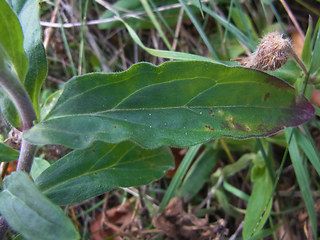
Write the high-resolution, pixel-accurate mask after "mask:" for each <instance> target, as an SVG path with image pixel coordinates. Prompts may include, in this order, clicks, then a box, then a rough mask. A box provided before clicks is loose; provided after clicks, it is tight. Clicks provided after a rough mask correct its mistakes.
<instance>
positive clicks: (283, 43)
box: [237, 32, 293, 71]
mask: <svg viewBox="0 0 320 240" xmlns="http://www.w3.org/2000/svg"><path fill="white" fill-rule="evenodd" d="M292 52H293V47H292V44H291V41H290V40H289V39H286V38H284V37H283V35H282V34H280V33H278V32H271V33H268V34H267V35H265V36H264V37H263V38H262V39H261V41H260V44H259V46H258V48H257V50H256V51H255V52H254V53H252V54H251V55H250V56H248V57H246V58H242V59H237V61H239V63H240V65H243V66H245V67H249V68H253V69H257V70H261V71H266V70H269V71H274V70H276V69H278V68H280V67H282V66H283V65H284V64H285V63H286V62H287V60H288V58H289V57H290V56H292Z"/></svg>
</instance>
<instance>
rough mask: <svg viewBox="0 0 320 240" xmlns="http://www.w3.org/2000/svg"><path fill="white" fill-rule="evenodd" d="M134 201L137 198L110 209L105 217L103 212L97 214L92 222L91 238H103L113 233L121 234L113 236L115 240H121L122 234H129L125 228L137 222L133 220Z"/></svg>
mask: <svg viewBox="0 0 320 240" xmlns="http://www.w3.org/2000/svg"><path fill="white" fill-rule="evenodd" d="M134 201H135V199H134V198H131V199H130V200H129V201H127V202H125V203H123V204H121V205H119V206H116V207H113V208H111V209H108V210H107V211H106V212H105V216H104V217H103V215H102V214H99V215H97V217H96V218H95V220H94V221H92V222H91V223H90V232H91V233H92V235H91V240H103V239H105V238H107V237H110V236H113V235H119V236H115V237H114V238H112V239H113V240H121V239H122V237H121V235H123V234H124V235H127V233H125V230H126V229H127V228H129V226H130V227H133V226H131V225H134V224H135V222H134V221H132V220H133V219H132V218H133V208H132V205H133V204H134Z"/></svg>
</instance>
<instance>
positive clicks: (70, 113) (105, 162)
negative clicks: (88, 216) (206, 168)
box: [0, 0, 320, 239]
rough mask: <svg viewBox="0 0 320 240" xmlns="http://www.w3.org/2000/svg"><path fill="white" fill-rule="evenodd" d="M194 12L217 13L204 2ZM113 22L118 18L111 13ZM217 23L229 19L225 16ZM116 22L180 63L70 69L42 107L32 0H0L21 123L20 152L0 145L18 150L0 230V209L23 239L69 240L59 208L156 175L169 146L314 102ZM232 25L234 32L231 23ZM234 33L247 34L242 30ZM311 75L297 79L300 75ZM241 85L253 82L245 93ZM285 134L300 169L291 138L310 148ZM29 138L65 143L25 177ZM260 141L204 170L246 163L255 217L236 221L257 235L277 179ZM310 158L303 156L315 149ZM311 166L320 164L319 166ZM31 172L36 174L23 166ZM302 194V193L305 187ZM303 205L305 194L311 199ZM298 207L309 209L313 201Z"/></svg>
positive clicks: (2, 76)
mask: <svg viewBox="0 0 320 240" xmlns="http://www.w3.org/2000/svg"><path fill="white" fill-rule="evenodd" d="M144 2H145V3H146V1H144ZM182 2H183V1H182ZM203 10H204V11H205V12H208V13H209V14H213V15H214V13H212V12H210V10H209V9H207V8H206V7H204V8H203ZM30 16H33V18H32V19H31V20H30V18H29V17H30ZM27 20H28V22H27ZM119 20H120V21H122V22H123V20H122V19H121V18H120V17H119ZM217 21H220V22H221V23H222V24H226V23H225V20H223V19H219V18H217ZM123 23H124V24H125V25H126V27H127V29H128V31H129V33H130V34H131V36H132V38H133V39H134V40H135V41H136V42H137V44H138V45H140V46H141V47H142V48H144V49H145V50H146V51H148V52H149V53H151V54H154V55H157V56H161V57H166V58H175V59H183V60H187V61H173V62H166V63H164V64H161V65H159V66H154V65H152V64H149V63H137V64H135V65H133V66H131V67H130V69H128V70H127V71H124V72H120V73H108V74H103V73H91V74H86V75H82V76H74V77H73V78H72V79H71V80H70V81H69V82H68V83H66V84H65V86H64V88H63V90H62V92H61V91H57V92H55V93H54V94H53V95H52V96H50V97H49V98H48V101H47V104H44V106H43V107H42V108H40V107H39V95H40V89H41V86H42V84H43V81H44V78H45V76H46V72H47V64H46V55H45V51H44V49H43V46H42V43H41V39H40V26H39V19H38V3H37V2H36V1H32V0H26V1H11V2H10V1H9V3H7V2H5V1H0V54H1V55H0V57H1V58H0V64H1V65H0V86H1V87H2V89H1V99H2V101H1V110H2V112H3V114H4V115H5V116H6V119H7V120H8V121H9V122H10V124H11V125H12V126H14V127H16V128H18V129H20V130H21V131H22V132H23V140H22V147H21V150H20V154H19V153H17V152H15V151H13V150H12V149H10V148H8V147H7V146H6V145H4V144H2V143H1V144H0V147H1V149H3V151H7V153H8V154H6V155H5V158H4V159H5V160H6V161H11V160H12V159H14V157H12V156H16V157H17V156H19V160H18V167H17V170H18V172H16V173H13V174H11V175H10V176H8V177H7V178H6V179H5V180H4V184H3V187H2V192H1V193H0V201H1V204H0V213H1V215H2V217H1V221H2V223H4V224H3V225H0V227H1V230H0V231H1V232H2V234H4V233H5V231H6V227H5V221H4V218H5V219H6V220H7V221H8V223H9V225H10V226H11V227H12V228H13V229H14V230H16V231H18V232H19V233H21V235H22V236H23V237H24V238H26V239H78V237H79V234H78V233H77V231H76V230H75V228H74V226H73V225H72V223H71V221H70V219H68V218H67V217H66V216H65V215H64V213H63V211H62V210H61V209H60V208H59V207H58V206H59V205H67V204H71V203H76V202H80V201H82V200H85V199H88V198H90V197H92V196H95V195H98V194H102V193H104V192H106V191H108V190H111V189H114V188H117V187H128V186H137V185H144V184H147V183H149V182H151V181H152V180H155V179H158V178H160V177H162V176H163V174H164V172H165V171H166V170H167V169H168V168H170V167H172V159H173V157H172V154H171V152H170V149H169V148H168V147H167V146H175V147H189V146H193V145H196V144H202V143H206V142H208V141H210V140H211V139H215V138H222V137H231V138H236V139H247V138H256V137H267V136H270V135H272V134H274V133H276V132H278V131H280V130H282V129H284V128H286V127H295V126H298V125H301V124H303V123H305V122H307V121H309V120H310V119H311V118H312V117H313V116H314V108H313V107H312V105H311V104H310V103H309V102H308V101H307V99H306V98H305V97H303V96H302V95H300V94H301V93H302V90H303V88H301V89H299V90H300V94H299V95H298V94H297V92H296V90H295V89H294V88H293V87H292V86H291V85H289V84H288V83H286V82H285V81H283V80H281V79H279V78H276V77H274V76H272V75H270V74H267V73H264V72H261V71H257V70H252V69H247V68H242V67H230V66H228V65H227V63H222V62H217V61H213V60H211V59H206V58H204V57H200V56H194V55H189V54H182V53H176V52H165V51H159V50H154V49H150V48H147V47H145V46H144V45H143V44H142V42H141V41H140V40H139V38H138V37H137V35H136V34H135V32H134V31H133V29H132V28H130V26H129V25H127V24H126V22H123ZM318 25H319V24H318ZM229 30H230V31H233V33H234V34H237V33H239V30H238V29H237V28H235V27H233V28H230V29H229ZM240 33H241V32H240ZM315 35H316V37H315V38H313V39H311V35H310V36H309V38H308V39H307V41H306V42H307V43H308V41H309V46H308V45H305V46H306V48H305V55H304V56H305V57H304V59H303V60H304V61H305V62H307V63H309V64H308V65H310V66H308V67H310V72H309V74H310V75H312V74H315V72H316V71H318V70H317V68H316V67H315V62H317V61H318V60H319V54H318V53H319V52H320V51H319V49H318V48H319V44H318V43H319V39H320V37H319V35H320V33H319V31H318V34H315ZM240 36H241V38H246V36H245V35H244V34H242V33H241V34H240ZM245 40H246V39H245ZM312 41H313V42H316V43H315V44H312V43H311V42H312ZM206 42H207V41H206ZM312 46H315V49H314V52H316V53H317V54H314V55H313V57H311V55H310V54H308V52H312V50H313V47H312ZM307 75H308V74H307ZM308 78H309V76H305V79H306V81H308ZM302 82H303V81H302ZM301 86H304V85H303V84H301ZM248 89H252V90H251V91H250V93H248ZM230 93H232V94H230ZM53 96H54V97H55V99H56V100H55V101H54V102H52V101H51V100H52V99H53V98H54V97H53ZM286 131H287V132H286V136H287V142H288V143H289V144H290V145H289V151H290V154H291V155H292V156H293V157H292V158H293V159H294V158H298V161H297V162H295V164H294V167H295V168H297V169H298V170H297V171H298V172H299V169H300V168H303V166H302V164H301V163H300V162H299V160H300V157H299V156H300V155H299V151H298V152H297V149H298V147H296V145H297V144H298V143H297V141H300V143H299V144H301V145H302V144H307V146H310V145H309V142H308V141H306V136H305V135H302V134H301V133H300V132H299V131H298V130H297V129H294V130H291V129H289V130H286ZM35 144H38V145H44V144H60V145H64V146H67V147H70V148H72V149H74V150H73V151H72V152H71V153H69V154H68V155H66V156H64V157H63V158H61V159H60V160H59V161H57V162H56V163H54V164H52V165H51V166H49V167H48V166H46V167H45V168H46V169H45V170H44V171H40V172H41V173H40V174H32V171H31V170H32V162H33V159H34V154H35V150H36V145H35ZM198 149H199V146H194V147H192V148H191V151H190V155H192V156H194V155H195V154H196V152H197V150H198ZM263 149H264V147H263V146H262V147H261V151H260V152H259V153H257V154H255V155H254V156H251V155H250V156H249V157H247V158H243V160H242V161H240V162H239V163H240V164H239V163H238V165H234V166H235V168H233V169H231V168H229V169H228V168H227V167H226V168H224V169H223V170H221V171H217V172H216V173H215V174H214V175H213V179H212V181H213V182H214V183H215V184H216V183H217V182H220V183H221V179H227V178H228V177H229V176H231V175H232V174H233V173H234V172H233V171H234V169H241V168H243V167H244V166H247V165H248V163H249V161H251V160H252V163H253V168H252V174H251V177H252V181H253V183H254V188H253V193H252V197H251V198H250V200H249V203H248V209H247V211H248V212H251V213H252V214H248V215H247V216H248V217H246V218H247V220H245V230H244V233H243V234H244V237H245V238H248V237H256V233H259V230H260V229H262V227H263V225H264V223H265V222H266V221H267V218H268V217H269V215H270V211H271V205H272V200H270V199H271V195H272V193H273V192H274V189H273V186H274V184H275V180H276V179H275V176H273V174H272V167H270V166H268V165H267V164H266V162H267V161H266V155H265V153H264V152H263ZM309 152H312V151H309ZM313 155H314V156H312V157H311V159H315V156H317V152H315V153H314V154H313ZM186 159H187V161H185V162H184V163H185V164H184V165H182V166H183V168H184V170H181V171H182V172H183V171H186V169H188V167H189V164H190V163H191V160H192V157H190V156H189V155H186ZM199 159H201V158H199ZM204 159H205V158H204ZM40 161H41V160H40ZM199 161H200V160H199ZM234 164H236V163H234ZM313 164H314V165H315V167H316V169H317V171H318V173H319V163H318V162H317V161H314V163H313ZM198 165H200V163H199V164H198ZM270 168H271V170H270ZM30 171H31V176H32V178H33V180H34V181H32V180H30V178H29V177H28V175H27V174H26V173H29V172H30ZM194 171H196V170H194ZM300 173H301V174H300V175H299V176H298V181H299V180H300V179H302V180H301V185H300V186H303V184H305V183H306V182H308V181H303V179H305V178H307V177H308V176H306V175H305V173H304V172H301V171H300ZM189 176H190V175H189ZM190 178H191V177H190ZM219 179H220V180H219ZM184 181H185V182H186V181H188V178H187V179H185V180H184ZM189 181H191V180H189ZM172 182H173V184H172V185H171V186H170V191H168V192H167V193H166V196H165V198H164V201H163V203H162V205H161V207H164V206H166V205H167V203H168V201H169V200H170V198H172V197H173V195H174V192H175V191H176V189H177V188H178V186H179V185H180V184H181V182H182V175H177V177H176V178H175V179H174V180H173V181H172ZM187 185H188V184H186V185H184V186H187ZM261 190H266V191H261ZM305 191H306V192H307V193H306V195H305V196H307V197H308V196H310V195H311V194H310V193H309V192H308V190H307V189H306V190H305ZM181 192H182V194H181V195H184V194H186V195H187V194H189V192H190V189H186V187H184V188H182V190H181ZM222 194H223V193H221V192H220V196H222ZM261 199H262V200H261ZM256 201H258V202H259V203H260V204H259V206H258V209H257V205H253V203H254V202H256ZM306 202H307V203H310V202H311V203H312V201H311V200H310V199H309V200H308V201H306ZM307 207H308V212H309V214H310V212H312V207H313V206H307ZM262 215H263V217H261V216H262ZM3 217H4V218H3ZM313 227H314V226H313ZM314 231H315V232H314V235H316V230H315V229H314ZM44 232H45V235H44Z"/></svg>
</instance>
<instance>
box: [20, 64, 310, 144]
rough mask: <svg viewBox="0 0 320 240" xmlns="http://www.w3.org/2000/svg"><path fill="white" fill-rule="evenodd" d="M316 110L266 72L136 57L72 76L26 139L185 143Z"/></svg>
mask: <svg viewBox="0 0 320 240" xmlns="http://www.w3.org/2000/svg"><path fill="white" fill-rule="evenodd" d="M249 89H250V91H249ZM313 116H314V108H313V107H312V105H311V104H310V103H309V102H308V101H307V100H306V99H305V98H304V97H300V96H298V97H297V96H296V93H295V90H294V88H292V87H291V86H290V85H289V84H287V83H285V82H284V81H282V80H280V79H277V78H275V77H273V76H270V75H268V74H266V73H263V72H259V71H256V70H251V69H246V68H240V67H233V68H232V67H227V66H224V65H220V64H214V63H211V62H203V61H185V62H167V63H164V64H162V65H160V66H158V67H155V66H153V65H151V64H148V63H138V64H135V65H133V66H132V67H131V68H130V69H129V70H127V71H125V72H122V73H112V74H99V73H95V74H87V75H83V76H79V77H75V78H73V79H72V80H70V81H69V82H68V83H66V85H65V88H64V90H63V93H62V95H61V96H60V98H59V100H58V102H57V104H56V105H55V107H53V109H52V110H51V111H50V112H49V113H48V115H47V116H46V118H45V119H43V120H42V121H41V122H40V123H39V124H37V125H36V126H34V127H33V128H32V129H31V130H29V131H26V132H24V138H25V139H26V140H28V141H30V142H32V143H35V144H62V145H65V146H68V147H71V148H84V147H88V146H89V145H90V144H91V143H92V142H93V141H96V140H101V141H105V142H109V143H118V142H121V141H124V140H129V139H130V140H132V141H134V142H137V143H139V144H141V145H143V146H145V147H148V148H156V147H159V146H161V145H163V144H165V145H171V146H179V147H186V146H190V145H194V144H198V143H203V142H206V141H209V140H210V139H212V138H219V137H233V138H238V139H244V138H251V137H263V136H269V135H271V134H274V133H276V132H278V131H279V130H281V129H283V128H285V127H288V126H297V125H299V124H301V123H303V122H305V121H307V120H309V119H310V118H311V117H313Z"/></svg>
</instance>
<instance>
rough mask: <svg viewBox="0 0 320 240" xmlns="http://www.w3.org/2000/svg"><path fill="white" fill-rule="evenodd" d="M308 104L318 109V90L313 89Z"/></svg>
mask: <svg viewBox="0 0 320 240" xmlns="http://www.w3.org/2000/svg"><path fill="white" fill-rule="evenodd" d="M310 102H311V103H312V104H314V105H316V106H317V107H320V90H317V89H314V90H313V91H312V95H311V98H310Z"/></svg>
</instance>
